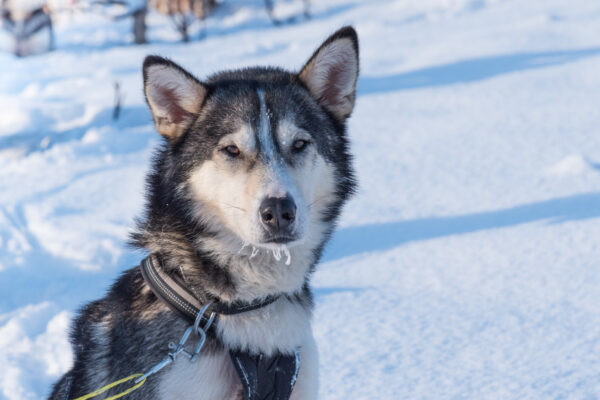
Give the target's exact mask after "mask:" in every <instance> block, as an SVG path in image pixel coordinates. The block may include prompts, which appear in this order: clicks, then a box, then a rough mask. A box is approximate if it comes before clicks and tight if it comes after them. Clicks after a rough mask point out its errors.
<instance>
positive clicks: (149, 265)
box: [140, 254, 280, 323]
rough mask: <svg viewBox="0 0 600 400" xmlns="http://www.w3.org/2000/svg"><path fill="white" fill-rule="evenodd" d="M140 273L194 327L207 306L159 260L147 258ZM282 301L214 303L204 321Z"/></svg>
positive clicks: (275, 298)
mask: <svg viewBox="0 0 600 400" xmlns="http://www.w3.org/2000/svg"><path fill="white" fill-rule="evenodd" d="M140 271H141V272H142V276H143V277H144V281H146V284H148V286H150V289H152V292H153V293H154V294H155V295H156V297H158V298H159V299H160V300H162V301H163V302H164V303H166V304H167V305H168V306H169V307H170V308H171V309H173V311H175V312H177V313H178V314H179V315H180V316H181V317H183V318H185V319H187V320H189V321H190V322H191V323H193V322H194V321H195V320H196V316H197V315H198V313H199V312H200V309H201V308H202V306H204V304H202V303H201V302H200V300H199V299H198V298H197V297H196V296H195V295H194V294H193V293H192V292H191V291H190V290H189V289H188V288H186V286H185V284H184V283H183V282H179V281H178V280H177V279H176V278H173V277H171V276H170V275H168V274H167V273H166V272H165V271H164V270H163V269H162V267H161V266H160V261H159V259H158V257H157V256H154V255H152V254H150V255H149V256H148V257H146V258H145V259H144V260H143V261H142V262H141V264H140ZM279 297H280V295H273V296H268V297H265V298H261V299H257V300H254V301H252V302H242V301H235V302H231V303H227V302H224V301H220V300H218V299H210V300H209V301H210V302H211V305H210V306H209V307H208V308H207V309H206V311H205V312H204V317H205V318H208V317H209V316H210V314H211V313H213V312H214V313H215V314H217V315H219V314H220V315H235V314H241V313H243V312H247V311H252V310H257V309H259V308H262V307H265V306H268V305H269V304H271V303H273V302H274V301H275V300H277V299H279ZM209 301H207V303H208V302H209Z"/></svg>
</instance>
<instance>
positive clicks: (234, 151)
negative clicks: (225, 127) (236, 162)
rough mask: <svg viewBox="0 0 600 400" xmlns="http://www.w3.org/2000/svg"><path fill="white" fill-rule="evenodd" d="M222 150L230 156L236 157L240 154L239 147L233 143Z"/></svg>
mask: <svg viewBox="0 0 600 400" xmlns="http://www.w3.org/2000/svg"><path fill="white" fill-rule="evenodd" d="M223 151H224V152H225V153H227V155H228V156H231V157H237V156H239V155H240V149H239V148H238V147H237V146H236V145H234V144H231V145H229V146H227V147H225V148H224V149H223Z"/></svg>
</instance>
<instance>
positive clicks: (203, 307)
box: [194, 301, 217, 336]
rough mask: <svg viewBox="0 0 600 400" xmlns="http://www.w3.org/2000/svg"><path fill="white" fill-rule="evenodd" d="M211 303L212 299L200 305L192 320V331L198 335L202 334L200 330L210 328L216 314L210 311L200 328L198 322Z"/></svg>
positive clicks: (205, 330)
mask: <svg viewBox="0 0 600 400" xmlns="http://www.w3.org/2000/svg"><path fill="white" fill-rule="evenodd" d="M211 305H212V301H209V302H208V303H206V304H205V305H203V306H202V308H201V309H200V311H198V314H197V315H196V320H195V321H194V332H196V333H197V334H198V335H201V336H202V334H201V333H200V330H202V331H204V332H207V331H208V329H209V328H210V326H211V325H212V323H213V321H214V320H215V317H216V316H217V314H215V313H214V312H211V313H210V316H209V317H208V321H206V324H204V326H203V327H202V328H200V322H201V321H202V318H203V317H204V313H205V312H206V310H208V308H209V307H210V306H211Z"/></svg>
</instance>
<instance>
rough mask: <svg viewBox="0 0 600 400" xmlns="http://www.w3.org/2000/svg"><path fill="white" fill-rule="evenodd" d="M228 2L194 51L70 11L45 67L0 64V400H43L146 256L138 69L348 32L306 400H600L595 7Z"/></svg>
mask: <svg viewBox="0 0 600 400" xmlns="http://www.w3.org/2000/svg"><path fill="white" fill-rule="evenodd" d="M223 7H227V9H226V10H224V11H221V12H219V13H217V15H215V16H214V17H211V18H209V20H208V21H207V24H206V32H207V37H206V38H205V39H203V40H195V41H193V42H191V43H189V44H187V45H184V44H180V43H178V42H177V40H178V37H177V34H176V33H175V32H174V31H173V29H172V27H171V26H170V25H169V22H168V20H167V19H165V18H164V17H162V16H160V15H156V14H151V15H150V18H149V26H150V31H149V39H150V42H151V44H149V45H144V46H132V45H130V43H131V42H132V35H131V34H130V33H129V29H130V26H129V23H128V21H122V22H117V23H116V24H109V21H108V20H107V19H105V18H103V17H100V16H93V15H73V16H68V15H64V16H60V18H59V20H58V23H57V26H56V39H57V48H58V50H57V51H54V52H52V53H49V54H45V55H40V56H35V57H30V58H23V59H18V58H15V57H13V56H11V55H8V54H0V76H1V77H2V78H1V79H0V107H1V109H2V110H3V112H2V118H0V365H2V367H1V368H0V399H7V400H8V399H10V400H13V399H14V400H16V399H19V400H23V399H42V398H45V396H46V395H47V394H48V392H49V389H50V386H51V384H52V383H53V382H54V381H55V380H56V379H57V378H58V377H59V376H60V374H62V373H63V372H64V371H66V370H67V369H68V368H69V366H70V364H71V352H70V348H69V345H68V342H67V333H68V327H69V323H70V318H71V317H72V315H73V313H74V312H75V310H77V308H78V307H80V306H81V305H82V304H84V303H85V302H87V301H91V300H93V299H96V298H98V297H100V296H102V294H103V293H104V292H105V290H106V289H107V287H108V285H109V284H110V283H111V282H112V281H113V280H114V279H115V278H116V277H117V276H118V274H119V272H120V271H122V270H124V269H126V268H130V267H132V266H134V265H136V264H137V262H138V261H139V260H140V258H141V254H140V253H137V252H134V251H132V250H131V249H129V248H128V247H127V246H126V244H125V242H126V239H127V233H128V230H129V229H130V228H131V227H132V224H133V218H134V217H135V216H136V215H138V214H139V212H140V210H141V207H142V204H143V197H142V196H143V191H144V181H143V179H144V175H145V173H146V172H147V168H148V165H149V158H150V155H151V154H152V149H153V148H154V147H155V146H156V144H157V143H158V142H159V139H158V135H157V134H156V133H155V132H154V130H153V127H152V124H151V118H150V115H149V113H148V111H147V109H146V106H145V104H144V101H143V96H142V88H141V73H140V67H141V63H142V60H143V58H144V56H145V55H147V54H161V55H164V56H168V57H171V58H172V59H174V60H175V61H177V62H179V63H181V64H182V65H184V66H185V67H187V68H189V69H190V70H192V71H194V72H195V73H196V74H197V75H198V76H205V75H207V74H209V73H212V72H215V71H218V70H220V69H223V68H234V67H239V66H246V65H257V64H274V65H281V66H284V67H288V68H299V67H300V66H301V65H302V63H303V62H304V61H305V60H306V59H307V58H308V57H309V56H310V54H311V53H312V51H313V50H314V49H315V48H316V46H317V45H318V44H319V43H320V42H321V41H322V40H323V39H324V38H325V37H326V36H327V35H328V34H329V33H331V32H333V31H334V30H335V29H337V28H338V27H340V26H342V25H344V24H353V25H354V26H355V27H356V28H357V30H358V32H359V36H360V39H361V80H360V82H359V96H358V99H357V104H356V109H355V113H354V115H353V116H352V118H351V120H350V123H349V127H350V132H351V137H352V149H353V152H354V153H355V154H356V167H357V171H358V177H359V180H360V190H359V193H358V195H357V196H356V197H355V198H353V200H352V201H351V202H350V203H349V204H348V207H347V208H346V209H345V212H344V214H343V217H342V219H341V221H340V227H339V229H338V232H337V233H336V235H335V236H334V239H333V241H332V242H331V243H330V245H329V246H328V248H327V250H326V253H325V255H324V259H323V262H322V264H321V265H320V266H319V269H318V271H317V273H316V274H315V276H314V280H313V284H314V287H315V293H316V313H315V318H314V328H315V334H316V339H317V342H318V345H319V350H320V364H321V371H320V376H321V385H320V393H321V398H323V399H332V400H336V399H349V398H352V399H372V398H378V399H397V398H409V399H450V398H452V399H457V398H467V399H559V398H568V399H591V398H598V397H600V307H598V304H600V290H598V287H599V286H600V268H599V267H600V264H599V261H598V255H599V254H600V245H599V244H598V243H599V242H598V239H597V238H598V237H600V224H599V223H598V222H600V221H599V220H598V217H600V128H599V127H600V124H599V123H598V121H600V108H599V106H598V105H599V104H600V74H599V73H598V71H600V47H599V45H598V40H597V38H598V35H599V34H600V28H599V27H600V23H599V22H600V3H598V2H597V1H592V0H587V1H585V0H580V1H577V2H564V1H561V0H530V1H527V2H523V1H517V0H496V1H492V0H488V1H486V0H402V1H401V0H395V1H394V0H381V1H368V2H365V1H358V0H330V1H327V2H325V1H318V0H315V1H313V2H312V14H313V16H312V18H311V19H310V20H308V21H303V22H302V23H298V24H292V25H286V26H282V27H274V26H272V24H271V23H270V21H269V19H268V17H267V16H266V13H265V12H264V9H263V8H262V2H261V1H258V0H253V1H245V2H241V1H238V2H236V1H228V2H225V5H224V6H223ZM199 34H200V32H194V35H199ZM115 82H119V84H120V87H121V93H122V96H123V100H122V103H123V109H122V110H121V117H120V119H119V120H117V121H113V119H112V108H113V102H114V96H115V93H114V83H115ZM132 372H138V371H132Z"/></svg>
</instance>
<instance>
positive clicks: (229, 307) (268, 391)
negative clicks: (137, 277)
mask: <svg viewBox="0 0 600 400" xmlns="http://www.w3.org/2000/svg"><path fill="white" fill-rule="evenodd" d="M157 264H158V268H157ZM140 271H141V272H142V276H143V277H144V281H146V284H148V286H150V289H152V292H153V293H154V294H155V295H156V297H158V298H159V299H160V300H161V301H163V302H164V303H166V304H167V305H168V306H169V307H170V308H171V309H173V310H174V311H175V312H177V313H178V314H179V315H180V316H182V317H183V318H185V319H187V320H189V321H190V322H192V323H195V325H196V326H197V325H198V324H199V323H200V322H202V320H203V321H205V322H208V323H207V325H206V326H210V324H211V323H212V318H211V317H210V316H211V315H212V313H215V314H217V315H219V314H220V315H235V314H240V313H243V312H247V311H252V310H257V309H259V308H262V307H265V306H267V305H269V304H271V303H273V302H274V301H275V300H277V299H278V298H279V297H280V295H274V296H268V297H266V298H264V299H260V300H256V301H252V302H239V301H236V302H232V303H226V302H222V301H218V300H216V301H214V300H213V302H212V303H211V304H210V305H209V306H203V305H202V304H201V303H200V301H199V300H198V299H197V298H196V296H194V295H193V294H192V293H191V292H190V291H189V289H187V288H186V287H185V285H184V284H183V283H180V282H178V281H177V280H176V278H174V277H171V276H170V275H168V274H167V273H166V272H164V270H163V269H162V268H160V261H159V259H158V257H155V256H153V255H152V254H151V255H149V256H148V257H146V258H145V259H144V260H143V261H142V262H141V264H140ZM201 312H202V314H201V317H200V318H201V320H198V321H197V320H196V319H197V317H198V315H199V313H201ZM213 316H214V315H213ZM229 355H230V357H231V361H232V362H233V365H234V367H235V370H236V372H237V374H238V376H239V377H240V381H241V382H242V387H243V389H244V400H289V399H290V397H291V395H292V390H293V389H294V384H295V383H296V378H297V377H298V371H299V369H300V356H299V351H298V350H296V351H295V353H294V354H281V353H276V354H273V355H272V356H269V357H267V356H265V355H264V354H254V353H249V352H246V351H239V350H233V349H230V351H229Z"/></svg>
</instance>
